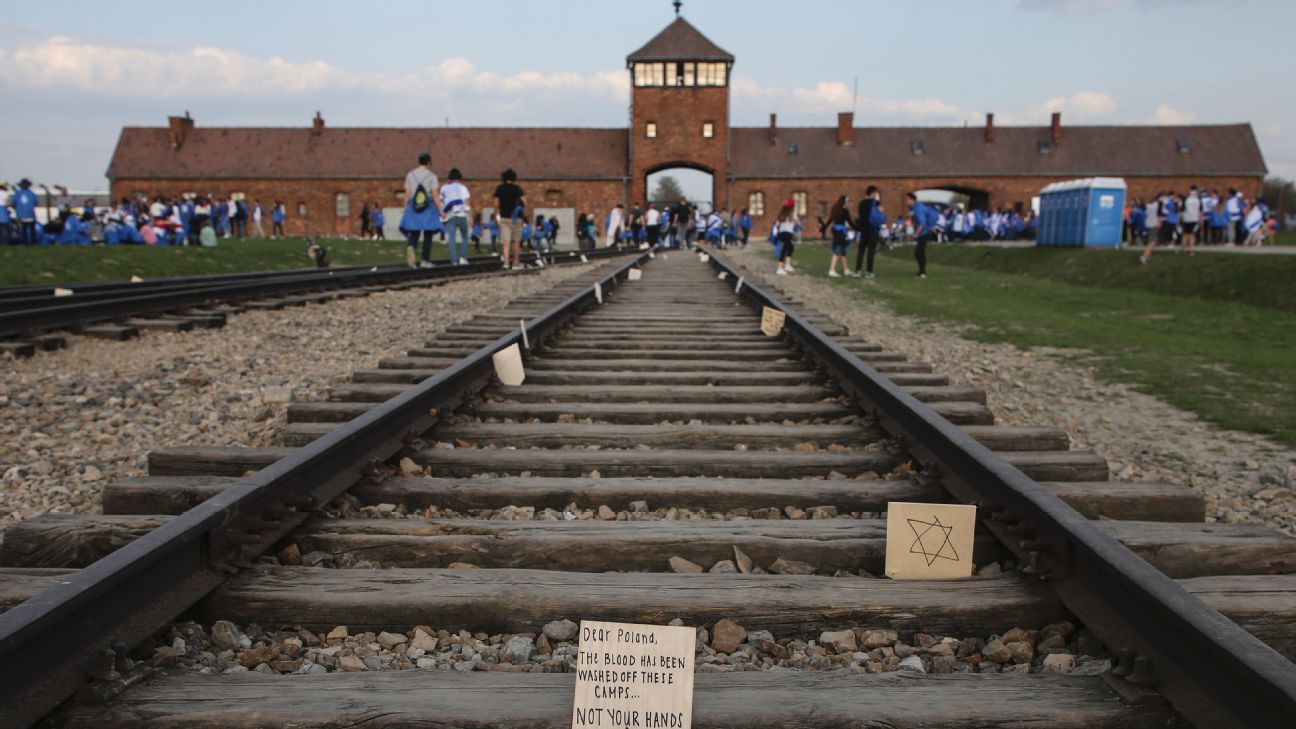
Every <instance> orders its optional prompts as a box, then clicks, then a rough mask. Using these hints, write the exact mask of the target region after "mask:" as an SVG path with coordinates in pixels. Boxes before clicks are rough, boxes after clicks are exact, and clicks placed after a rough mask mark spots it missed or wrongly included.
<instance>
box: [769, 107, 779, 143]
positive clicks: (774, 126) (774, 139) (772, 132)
mask: <svg viewBox="0 0 1296 729" xmlns="http://www.w3.org/2000/svg"><path fill="white" fill-rule="evenodd" d="M769 143H770V146H771V147H773V146H774V145H776V144H778V114H770V128H769Z"/></svg>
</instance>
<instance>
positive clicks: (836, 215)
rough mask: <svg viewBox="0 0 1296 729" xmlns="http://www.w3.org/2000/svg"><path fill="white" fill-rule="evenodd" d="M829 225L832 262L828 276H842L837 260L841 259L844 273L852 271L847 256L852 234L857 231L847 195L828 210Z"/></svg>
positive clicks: (829, 265) (838, 199)
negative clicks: (838, 271)
mask: <svg viewBox="0 0 1296 729" xmlns="http://www.w3.org/2000/svg"><path fill="white" fill-rule="evenodd" d="M828 225H829V230H830V231H831V232H832V262H831V263H829V264H828V277H829V278H841V274H840V273H837V261H841V267H842V272H843V273H846V272H849V271H850V266H849V264H848V263H847V258H846V257H847V255H848V254H849V253H850V245H851V236H852V235H853V234H854V232H855V228H854V226H852V225H851V216H850V209H849V208H847V200H846V196H845V195H842V196H841V197H839V198H837V202H835V203H833V206H832V210H830V211H829V212H828Z"/></svg>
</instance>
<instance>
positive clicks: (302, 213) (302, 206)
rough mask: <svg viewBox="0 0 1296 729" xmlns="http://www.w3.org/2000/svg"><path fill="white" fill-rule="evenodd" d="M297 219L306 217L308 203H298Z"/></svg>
mask: <svg viewBox="0 0 1296 729" xmlns="http://www.w3.org/2000/svg"><path fill="white" fill-rule="evenodd" d="M297 217H299V218H304V217H306V203H304V202H299V203H297Z"/></svg>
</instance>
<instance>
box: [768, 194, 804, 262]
mask: <svg viewBox="0 0 1296 729" xmlns="http://www.w3.org/2000/svg"><path fill="white" fill-rule="evenodd" d="M799 227H801V219H800V218H799V217H797V214H796V202H795V201H794V200H788V201H787V202H785V203H783V208H782V209H781V210H779V213H778V217H777V218H775V220H774V239H775V240H776V241H777V243H776V245H778V246H779V252H778V270H777V271H775V272H774V273H776V274H778V275H780V276H786V275H788V274H789V273H795V272H796V269H795V268H793V267H792V254H793V253H794V252H795V251H796V234H797V229H798V228H799Z"/></svg>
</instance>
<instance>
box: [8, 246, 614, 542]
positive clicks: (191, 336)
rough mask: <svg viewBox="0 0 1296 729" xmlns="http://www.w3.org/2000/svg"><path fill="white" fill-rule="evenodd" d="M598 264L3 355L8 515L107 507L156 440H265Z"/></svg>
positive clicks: (74, 339)
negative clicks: (376, 374) (461, 330)
mask: <svg viewBox="0 0 1296 729" xmlns="http://www.w3.org/2000/svg"><path fill="white" fill-rule="evenodd" d="M592 266H593V264H591V265H576V266H563V267H555V268H549V269H546V270H544V271H542V272H540V273H537V274H530V275H517V276H507V277H493V278H484V279H477V280H471V281H456V282H453V283H448V284H445V285H442V286H435V287H430V288H418V289H410V290H406V291H389V292H381V293H376V294H372V295H370V296H368V297H363V298H355V299H345V300H342V301H335V302H331V303H328V304H322V305H318V304H316V305H307V306H302V307H291V308H286V309H282V310H279V311H247V312H244V313H242V314H237V315H233V316H230V317H229V322H228V324H227V325H226V326H225V328H223V329H214V330H196V331H192V332H185V333H180V334H169V333H160V332H149V333H146V334H145V335H144V336H142V337H141V338H140V339H137V340H132V341H126V342H112V341H106V340H100V339H92V338H88V337H78V336H69V337H68V343H69V346H68V348H67V349H66V350H62V351H58V352H51V353H38V354H37V355H36V356H34V357H32V358H30V359H13V358H12V357H9V356H7V355H5V356H4V357H3V358H2V359H0V371H2V372H3V379H2V380H0V412H3V413H4V417H3V421H2V422H0V525H2V524H4V523H7V522H12V521H17V520H21V519H27V518H30V517H32V516H36V515H39V514H42V513H45V512H60V513H90V512H95V511H98V510H99V499H100V493H101V490H102V488H103V485H104V484H105V483H107V482H109V481H112V480H115V479H119V478H125V477H129V476H137V475H141V474H144V473H145V472H146V456H147V454H148V451H149V450H150V449H152V448H155V447H161V446H180V445H207V446H270V445H275V437H276V433H277V429H278V428H279V426H280V424H281V423H282V422H283V415H284V411H285V410H286V408H287V406H288V404H289V401H290V400H313V399H322V398H323V397H324V392H325V388H326V387H327V386H328V385H329V384H331V383H333V382H335V381H336V379H337V378H338V377H339V376H340V375H348V374H349V373H350V372H351V371H352V370H355V369H358V368H362V367H372V366H374V365H375V363H376V362H377V360H378V359H379V358H380V357H384V356H391V355H397V354H400V353H402V352H403V351H404V350H406V349H408V348H410V347H416V346H420V345H421V343H422V342H423V341H425V340H426V339H428V338H429V337H430V336H431V335H433V334H434V333H436V332H437V331H440V330H442V329H445V328H446V327H447V326H450V325H452V324H455V323H458V322H462V321H465V320H467V319H471V318H472V317H473V316H475V315H477V314H480V313H482V312H485V311H489V310H491V309H496V308H498V307H500V306H503V305H504V304H506V303H507V302H508V301H509V300H511V299H515V298H518V297H520V296H525V295H527V294H531V293H535V292H537V291H542V290H545V289H547V288H549V287H551V286H553V285H555V284H556V283H558V282H560V281H564V280H567V279H570V278H573V277H576V276H581V275H588V273H589V271H590V270H591V269H592Z"/></svg>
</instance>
